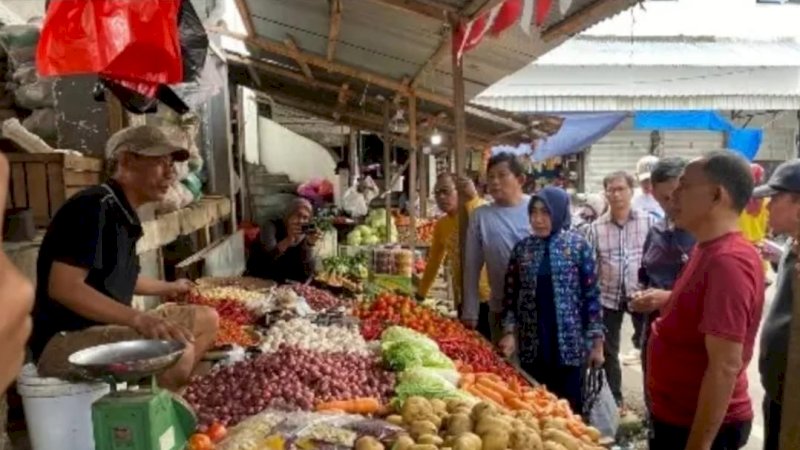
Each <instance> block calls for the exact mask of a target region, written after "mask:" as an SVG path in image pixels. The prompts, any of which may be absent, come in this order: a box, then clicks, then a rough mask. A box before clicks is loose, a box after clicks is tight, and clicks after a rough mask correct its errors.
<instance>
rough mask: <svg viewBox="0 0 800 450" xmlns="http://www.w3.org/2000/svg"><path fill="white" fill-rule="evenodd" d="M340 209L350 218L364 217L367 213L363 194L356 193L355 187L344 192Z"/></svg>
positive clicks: (367, 209)
mask: <svg viewBox="0 0 800 450" xmlns="http://www.w3.org/2000/svg"><path fill="white" fill-rule="evenodd" d="M342 208H343V209H344V210H345V212H346V213H347V214H350V217H364V216H366V215H367V213H368V212H369V208H368V207H367V200H366V199H365V198H364V194H362V193H360V192H358V189H357V188H356V187H355V186H352V187H350V188H348V189H347V190H346V191H344V195H343V196H342Z"/></svg>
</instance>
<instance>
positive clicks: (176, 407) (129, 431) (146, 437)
mask: <svg viewBox="0 0 800 450" xmlns="http://www.w3.org/2000/svg"><path fill="white" fill-rule="evenodd" d="M184 348H185V346H184V344H182V343H180V342H171V341H154V340H137V341H126V342H118V343H115V344H107V345H99V346H96V347H91V348H87V349H85V350H81V351H79V352H76V353H73V354H72V355H70V357H69V362H70V364H72V365H73V366H74V367H76V368H77V369H78V370H79V372H80V373H81V374H82V375H84V376H85V377H87V378H89V379H93V380H102V381H106V382H108V383H109V384H110V385H111V392H110V393H109V394H107V395H105V396H104V397H102V398H100V399H99V400H97V401H96V402H94V403H93V404H92V427H93V429H94V442H95V448H97V449H102V450H182V449H183V448H184V447H185V446H186V442H187V440H188V438H189V436H190V435H191V434H192V432H193V431H194V429H195V427H196V426H197V419H196V417H195V415H194V412H193V411H192V409H191V408H190V407H189V405H188V404H187V403H186V402H185V401H183V399H181V398H180V397H178V396H175V395H173V394H171V393H170V392H168V391H166V390H163V389H159V388H158V387H157V386H156V382H155V377H156V375H158V374H160V373H162V372H163V371H165V370H166V369H168V368H169V367H171V366H172V365H173V364H175V363H176V362H177V361H178V359H180V357H181V355H183V351H184ZM146 378H149V379H150V385H149V386H147V387H139V388H138V389H136V388H133V389H131V388H129V389H125V390H117V384H118V383H123V382H124V383H129V384H130V383H134V382H138V381H141V380H143V379H146Z"/></svg>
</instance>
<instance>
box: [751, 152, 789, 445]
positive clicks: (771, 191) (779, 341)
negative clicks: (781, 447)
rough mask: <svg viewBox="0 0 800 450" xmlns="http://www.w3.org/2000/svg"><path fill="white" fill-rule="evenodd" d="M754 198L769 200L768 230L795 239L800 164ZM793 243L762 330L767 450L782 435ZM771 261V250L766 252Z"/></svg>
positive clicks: (785, 168)
mask: <svg viewBox="0 0 800 450" xmlns="http://www.w3.org/2000/svg"><path fill="white" fill-rule="evenodd" d="M753 197H755V198H767V197H770V201H769V203H768V205H767V208H768V209H769V226H770V228H771V229H772V232H773V233H775V234H777V235H781V234H785V235H789V236H794V235H795V233H797V230H798V228H800V160H798V159H795V160H792V161H787V162H785V163H783V164H781V165H780V166H778V168H777V169H775V172H774V173H773V174H772V176H771V177H770V179H769V181H767V184H765V185H762V186H759V187H758V188H756V189H755V190H754V191H753ZM793 245H795V243H794V242H789V244H788V246H787V250H785V251H784V253H783V255H782V256H781V258H780V265H779V266H778V278H777V281H776V284H775V295H774V296H773V298H772V304H771V305H770V307H769V312H768V314H767V318H766V319H765V320H764V327H763V328H762V330H761V359H760V360H759V364H758V368H759V372H761V383H762V384H763V385H764V392H765V396H764V405H763V406H764V425H765V427H764V432H765V433H764V449H765V450H772V449H777V448H778V442H779V440H780V434H781V403H782V400H783V380H784V377H785V376H786V362H787V360H788V355H789V334H790V331H791V323H792V299H793V297H794V295H793V294H792V278H793V277H794V267H795V264H796V263H797V253H796V250H794V249H792V247H793ZM763 252H764V253H765V257H766V258H767V259H770V258H769V256H770V255H769V253H770V252H769V249H768V248H767V247H765V248H764V249H763Z"/></svg>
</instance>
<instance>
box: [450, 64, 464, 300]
mask: <svg viewBox="0 0 800 450" xmlns="http://www.w3.org/2000/svg"><path fill="white" fill-rule="evenodd" d="M450 61H451V64H452V69H451V70H452V72H453V124H454V126H455V136H454V138H455V139H454V144H455V146H454V152H455V155H454V156H455V163H456V175H457V176H458V177H462V176H464V175H466V169H467V167H466V165H467V120H466V109H465V103H466V99H465V98H464V97H465V95H466V93H465V90H464V66H463V62H464V61H463V59H462V58H459V57H458V52H457V51H456V50H452V51H451V52H450ZM468 219H469V217H468V215H467V204H466V198H464V196H463V195H459V196H458V248H459V249H460V251H459V255H460V259H461V262H460V263H461V264H460V267H461V268H462V270H463V268H464V267H466V265H465V264H464V261H465V257H466V253H467V252H466V251H465V249H466V243H467V223H468ZM459 272H461V271H459ZM453 280H454V282H455V283H458V284H459V287H460V289H457V290H456V289H454V291H455V292H461V293H462V294H463V292H464V277H463V276H462V274H461V273H457V274H455V275H454V276H453ZM456 300H461V299H456Z"/></svg>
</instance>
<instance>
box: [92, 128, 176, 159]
mask: <svg viewBox="0 0 800 450" xmlns="http://www.w3.org/2000/svg"><path fill="white" fill-rule="evenodd" d="M121 151H127V152H133V153H136V154H139V155H144V156H167V155H172V158H173V159H174V160H175V161H177V162H181V161H186V160H187V159H189V150H187V149H185V148H183V147H181V146H179V145H175V144H173V142H172V141H171V140H170V139H169V137H168V136H167V135H166V133H164V131H162V130H161V129H160V128H158V127H155V126H153V125H139V126H135V127H128V128H123V129H122V130H119V131H117V132H116V133H114V135H112V136H111V137H110V138H109V139H108V142H107V143H106V158H109V159H115V158H116V157H117V156H118V154H119V152H121Z"/></svg>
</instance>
